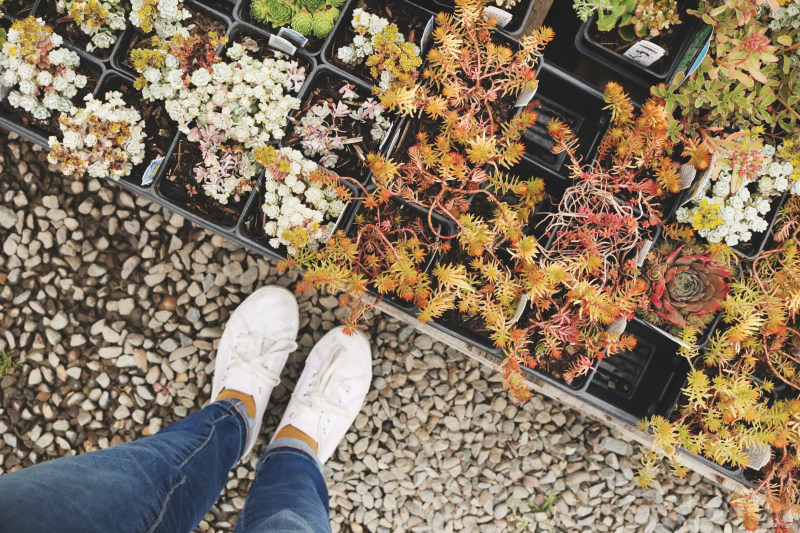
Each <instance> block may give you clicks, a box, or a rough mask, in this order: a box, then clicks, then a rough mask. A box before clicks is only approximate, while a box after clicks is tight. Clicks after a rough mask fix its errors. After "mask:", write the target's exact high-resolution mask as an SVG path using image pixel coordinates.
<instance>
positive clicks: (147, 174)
mask: <svg viewBox="0 0 800 533" xmlns="http://www.w3.org/2000/svg"><path fill="white" fill-rule="evenodd" d="M163 162H164V158H163V157H157V158H156V159H153V160H152V161H150V164H149V165H147V168H146V169H145V171H144V174H142V186H145V185H150V184H151V183H153V180H154V179H155V177H156V174H158V169H159V168H161V163H163Z"/></svg>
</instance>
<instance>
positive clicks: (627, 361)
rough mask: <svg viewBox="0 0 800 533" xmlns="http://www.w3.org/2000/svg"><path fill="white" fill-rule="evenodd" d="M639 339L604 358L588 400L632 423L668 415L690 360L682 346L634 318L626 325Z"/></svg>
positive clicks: (594, 378)
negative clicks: (683, 355)
mask: <svg viewBox="0 0 800 533" xmlns="http://www.w3.org/2000/svg"><path fill="white" fill-rule="evenodd" d="M625 334H626V335H632V336H634V337H635V338H636V346H635V347H634V348H633V350H631V351H629V352H622V353H618V354H615V355H612V356H610V357H608V358H606V359H603V360H602V361H600V364H599V365H598V366H597V372H595V375H594V377H593V378H592V382H591V383H590V384H589V388H588V389H587V401H588V402H589V403H591V404H593V405H595V406H597V407H600V408H601V409H602V410H604V411H605V412H607V413H609V414H612V415H614V416H615V417H616V418H618V419H620V420H623V421H625V422H626V423H629V424H636V422H637V421H638V420H639V419H641V418H644V417H647V416H651V415H655V414H666V412H667V411H668V410H669V409H670V407H671V406H672V403H673V399H674V397H675V396H672V394H674V393H675V391H676V389H677V392H678V393H680V387H681V386H682V385H683V383H684V381H685V378H686V375H687V374H688V372H689V369H690V365H689V362H688V361H687V360H686V359H685V358H684V357H682V356H681V355H680V354H679V353H678V351H679V349H680V346H679V345H678V344H677V343H675V342H672V341H670V340H668V339H666V338H664V337H663V336H662V335H661V334H660V332H658V331H655V330H654V329H653V328H652V327H650V325H649V324H647V323H645V322H644V321H642V320H639V319H638V318H634V319H633V320H631V321H630V322H628V325H627V326H626V328H625Z"/></svg>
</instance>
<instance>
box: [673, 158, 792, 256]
mask: <svg viewBox="0 0 800 533" xmlns="http://www.w3.org/2000/svg"><path fill="white" fill-rule="evenodd" d="M789 150H790V149H789V148H788V147H787V146H785V145H784V146H781V147H779V149H778V150H777V151H776V149H775V147H774V146H772V145H770V144H765V145H763V146H761V147H760V148H759V147H751V148H745V147H742V148H740V149H739V150H738V151H737V152H734V154H733V155H734V157H731V158H729V159H720V160H718V161H717V163H716V165H717V168H715V169H714V176H713V177H712V179H710V180H709V181H708V182H707V183H706V184H705V186H704V188H703V189H702V190H701V191H700V193H701V194H700V195H699V196H697V197H696V198H695V199H694V200H693V201H692V203H691V205H689V206H688V207H681V208H680V209H678V211H677V220H678V222H683V223H688V224H691V226H692V227H693V228H694V229H695V230H696V231H697V232H698V234H699V235H700V236H701V237H703V238H704V239H706V240H708V241H709V242H712V243H717V242H725V244H727V245H728V246H737V245H739V244H744V243H747V242H749V241H750V240H751V239H752V237H753V235H754V234H756V233H761V232H764V231H766V230H767V228H768V227H769V223H768V221H767V219H766V215H767V213H769V212H770V209H771V208H772V199H773V198H775V197H776V196H779V195H781V194H783V193H784V192H786V191H789V190H791V191H792V193H794V194H797V193H800V182H799V181H798V175H800V167H797V166H795V165H793V164H792V162H791V161H789V160H785V159H783V158H782V157H781V155H780V154H781V153H783V154H785V155H788V152H789ZM737 154H738V155H737Z"/></svg>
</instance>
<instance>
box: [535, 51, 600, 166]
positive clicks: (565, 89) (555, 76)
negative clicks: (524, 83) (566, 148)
mask: <svg viewBox="0 0 800 533" xmlns="http://www.w3.org/2000/svg"><path fill="white" fill-rule="evenodd" d="M537 79H538V80H539V88H538V90H537V91H536V95H535V96H534V98H533V100H532V104H533V106H535V111H536V112H537V113H538V115H539V118H538V120H537V123H536V125H535V126H533V127H532V128H530V129H529V130H527V131H526V132H525V134H524V136H523V142H524V143H525V151H526V155H525V157H526V158H528V159H530V160H531V161H532V162H533V163H534V164H535V165H537V166H539V167H541V168H543V169H547V170H549V171H552V172H556V173H558V174H559V175H560V176H562V177H564V178H569V177H570V170H569V168H568V165H569V163H570V162H569V161H568V160H567V154H566V153H561V154H557V155H556V154H553V153H552V152H551V149H552V147H553V145H554V143H553V140H552V138H551V137H550V135H549V134H548V133H547V124H548V123H549V122H550V120H552V119H554V118H559V119H561V120H562V121H563V122H565V123H566V124H567V125H568V126H569V127H570V128H571V129H572V131H573V132H574V133H575V135H576V137H577V138H578V140H579V147H578V151H577V155H578V156H579V157H580V158H581V159H582V160H583V161H584V163H588V162H590V161H592V160H593V159H594V155H595V153H596V151H597V146H598V144H599V143H600V139H602V137H603V135H604V134H605V132H606V130H607V129H608V126H609V124H610V122H611V115H610V113H608V112H607V111H605V110H603V108H604V107H605V106H606V104H605V102H604V100H603V93H601V92H600V91H598V90H597V89H595V88H594V87H592V86H590V85H589V84H587V83H586V82H584V81H582V80H580V79H579V78H576V77H575V76H573V75H571V74H569V73H568V72H567V71H565V70H563V69H562V68H560V67H558V66H555V65H553V64H551V63H546V62H545V63H544V64H543V65H542V67H541V69H540V70H539V74H538V76H537Z"/></svg>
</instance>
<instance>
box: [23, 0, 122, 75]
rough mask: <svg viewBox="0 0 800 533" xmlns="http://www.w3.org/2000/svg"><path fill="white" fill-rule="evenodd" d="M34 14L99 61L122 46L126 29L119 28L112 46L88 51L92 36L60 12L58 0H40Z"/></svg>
mask: <svg viewBox="0 0 800 533" xmlns="http://www.w3.org/2000/svg"><path fill="white" fill-rule="evenodd" d="M32 14H34V15H36V16H37V17H40V18H41V19H43V20H44V22H45V23H46V24H47V25H48V26H50V27H51V28H53V32H54V33H57V34H58V35H60V36H61V37H63V38H64V42H66V43H69V44H71V45H73V46H74V47H75V48H76V49H78V50H79V51H80V52H81V54H82V55H87V56H91V57H92V58H94V59H97V60H98V61H108V60H109V58H110V57H111V56H112V55H113V54H114V53H116V50H117V49H118V48H119V47H120V44H121V42H120V41H121V40H122V35H123V34H124V32H125V30H119V31H117V32H116V33H114V36H115V37H116V40H115V41H114V42H113V43H111V46H109V47H108V48H98V47H96V46H95V47H94V49H92V50H91V51H88V50H87V49H86V47H87V46H88V45H90V44H92V37H91V36H90V35H87V34H85V33H83V31H82V30H81V29H80V27H79V26H78V24H76V23H75V21H74V20H72V18H70V17H69V16H68V15H66V14H62V13H59V12H58V9H57V7H56V0H40V1H39V3H38V4H36V7H35V9H34V10H33V12H32ZM127 16H128V14H127V12H126V13H125V20H126V23H127Z"/></svg>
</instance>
